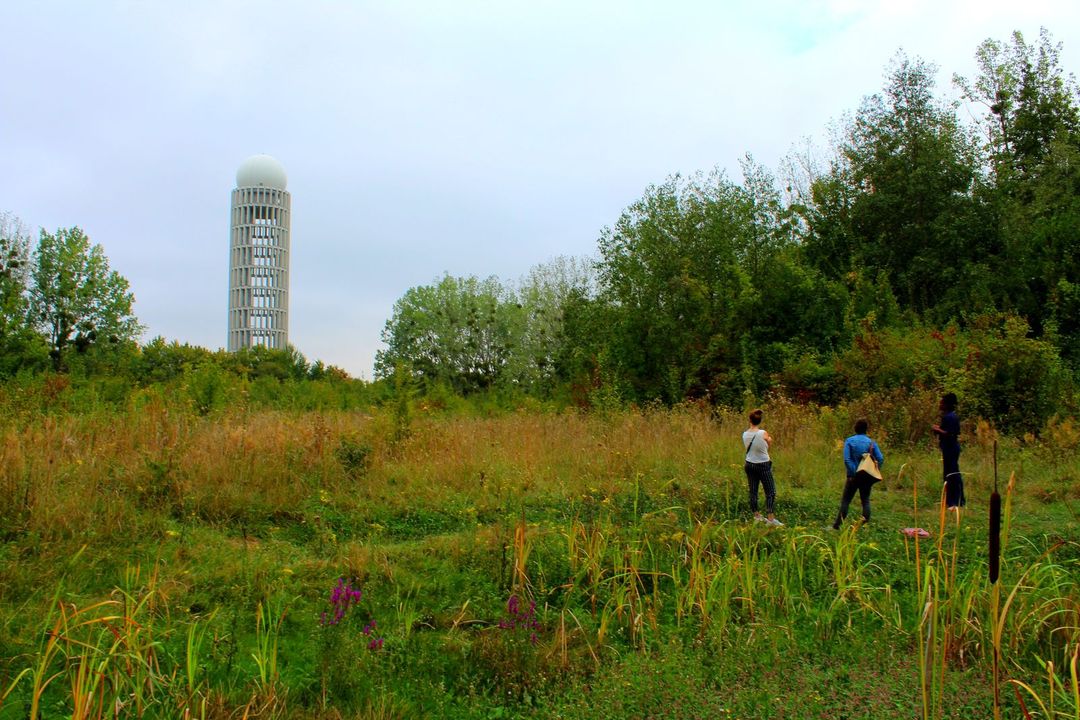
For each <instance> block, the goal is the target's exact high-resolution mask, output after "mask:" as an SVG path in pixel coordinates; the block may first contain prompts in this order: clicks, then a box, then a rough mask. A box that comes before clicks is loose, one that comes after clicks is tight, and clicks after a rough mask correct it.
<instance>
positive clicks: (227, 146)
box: [0, 0, 1080, 379]
mask: <svg viewBox="0 0 1080 720" xmlns="http://www.w3.org/2000/svg"><path fill="white" fill-rule="evenodd" d="M1040 26H1045V27H1046V28H1047V29H1049V30H1050V32H1051V33H1052V34H1053V36H1054V38H1055V39H1056V40H1058V41H1061V42H1063V43H1064V52H1063V54H1062V62H1063V65H1064V66H1065V68H1066V69H1067V70H1069V71H1074V70H1075V69H1076V68H1077V67H1078V65H1080V3H1077V2H1075V0H1070V1H1068V2H1065V1H1062V2H1046V1H1043V0H1024V1H1023V2H1016V1H1015V0H1011V1H1009V2H1004V1H999V0H962V1H959V2H949V0H898V1H894V2H878V1H873V2H859V1H858V0H791V1H784V2H768V0H761V1H759V2H754V3H751V2H739V3H735V2H721V1H720V0H713V1H711V2H707V1H703V2H678V1H676V0H669V1H668V2H659V0H657V1H655V2H630V1H627V0H622V1H620V2H615V1H612V2H589V1H587V0H575V1H574V2H544V1H542V0H535V1H534V2H528V3H526V2H516V1H513V0H498V1H491V2H471V1H470V0H430V1H429V2H389V1H387V2H361V1H359V0H357V1H347V0H340V1H339V2H324V1H319V0H307V1H304V2H299V1H297V2H291V3H284V2H272V1H270V0H259V1H258V2H231V1H229V0H205V1H204V0H186V1H185V2H150V1H145V2H109V1H106V0H95V1H94V2H86V1H85V0H80V1H74V0H72V1H71V2H58V1H51V0H3V2H0V28H2V29H3V31H2V36H3V41H2V42H0V78H2V84H0V211H7V212H10V213H12V214H14V215H16V216H17V217H19V218H21V219H22V220H23V222H24V223H26V224H27V225H28V226H30V227H31V228H35V229H36V228H38V227H44V228H46V229H49V230H54V229H56V228H58V227H67V226H71V225H79V226H81V227H82V228H83V229H84V230H86V231H87V233H88V234H89V236H90V238H91V240H92V241H93V242H96V243H99V244H101V245H102V246H103V247H104V249H105V253H106V255H107V256H108V258H109V261H110V264H111V266H112V268H113V269H114V270H117V271H118V272H120V274H122V275H123V276H125V277H126V278H127V279H128V280H129V281H130V282H131V285H132V289H133V290H134V292H135V297H136V303H135V312H136V315H137V316H138V317H139V319H140V320H141V321H142V322H143V323H144V324H145V325H146V326H147V330H146V335H145V339H146V340H149V339H150V338H152V337H154V336H156V335H162V336H164V337H165V338H166V339H168V340H179V341H181V342H189V343H193V344H197V345H202V346H205V347H209V348H211V349H217V348H219V347H222V346H224V344H225V332H226V303H227V295H226V290H227V280H228V277H227V275H228V240H229V236H228V230H229V214H228V210H229V194H230V191H231V189H232V187H233V185H234V183H235V177H236V169H237V167H238V166H239V165H240V164H241V163H242V162H243V161H244V159H246V158H247V157H248V156H250V155H253V154H256V153H267V154H270V155H273V156H274V157H276V158H277V159H278V160H279V161H280V162H281V163H282V165H284V167H285V169H286V171H287V172H288V176H289V186H288V189H289V191H290V192H291V193H292V203H293V224H292V253H291V283H292V284H291V288H290V321H289V325H290V328H289V329H290V338H289V339H290V341H291V342H292V344H294V345H295V346H296V347H298V348H299V349H300V350H301V351H302V352H303V353H304V354H305V355H306V356H307V357H308V358H309V359H311V360H314V359H321V360H324V361H326V362H328V363H332V364H335V365H338V366H340V367H343V368H344V369H346V370H347V371H349V372H350V373H352V374H353V375H356V376H359V377H365V378H368V379H370V378H371V376H372V364H373V360H374V355H375V351H376V350H377V349H378V348H379V347H380V346H381V343H380V340H379V334H380V332H381V330H382V328H383V326H384V324H385V322H386V320H387V318H389V317H390V315H391V312H392V309H393V304H394V302H395V300H397V299H398V298H399V297H401V295H402V294H403V293H404V292H405V291H406V290H408V289H409V288H410V287H413V286H417V285H424V284H428V283H431V282H432V281H434V280H436V279H437V278H438V277H440V276H441V275H442V274H443V273H450V274H452V275H477V276H480V277H486V276H489V275H497V276H498V277H499V278H500V279H502V280H516V279H518V278H519V277H521V276H522V275H524V274H525V273H526V272H528V270H529V268H531V267H532V266H534V265H536V264H538V263H543V262H547V261H548V260H550V259H552V258H553V257H555V256H558V255H572V256H584V255H591V254H593V253H594V252H595V249H596V240H597V238H598V236H599V234H600V231H601V230H602V228H603V227H604V226H605V225H609V224H612V223H614V222H615V220H616V219H617V218H618V216H619V213H620V212H621V210H622V209H623V208H624V207H626V206H627V205H628V204H630V203H631V202H633V201H634V200H635V199H636V198H638V197H640V196H641V194H642V191H643V190H644V189H645V187H646V186H647V185H649V184H652V183H658V182H661V181H663V180H664V179H665V178H666V177H667V176H668V175H670V174H672V173H676V172H681V173H691V172H694V171H697V170H709V169H711V168H713V167H717V166H719V167H721V168H726V169H727V170H728V172H729V175H730V176H731V177H732V178H733V179H736V180H738V179H739V171H738V160H739V158H740V157H742V156H743V155H744V154H745V153H748V152H749V153H751V154H753V156H754V157H755V159H756V160H757V161H759V162H760V163H762V164H764V165H766V166H768V167H771V168H775V167H776V166H777V164H778V163H779V160H780V159H781V158H782V157H783V156H784V155H785V154H786V153H787V152H789V151H790V149H791V148H792V146H794V145H796V144H798V143H799V142H800V139H801V138H805V137H813V138H818V139H824V138H825V137H826V129H827V127H828V125H829V123H830V121H832V120H835V119H837V118H839V117H840V116H841V115H842V114H843V113H845V112H850V111H852V110H855V109H856V108H857V107H858V105H859V102H860V100H861V99H862V97H864V96H866V95H869V94H872V93H874V92H877V91H878V90H880V89H881V87H882V85H883V79H884V74H885V70H886V67H887V65H888V62H889V60H890V59H891V58H892V57H893V56H894V55H895V53H896V51H897V50H898V49H900V48H903V49H904V50H905V51H906V52H907V54H908V55H909V56H918V57H921V58H923V59H925V60H929V61H931V62H934V63H936V64H937V65H938V66H939V67H940V69H941V75H940V81H939V88H940V89H941V91H942V92H951V87H950V83H949V78H950V76H951V74H952V73H954V72H959V73H961V74H965V75H969V76H970V75H973V74H974V72H975V67H974V60H973V56H974V51H975V48H976V47H977V45H978V44H979V43H980V42H981V41H982V40H984V39H986V38H988V37H992V38H996V39H1000V40H1006V39H1008V37H1009V35H1010V33H1011V32H1012V31H1013V30H1020V31H1021V32H1023V33H1024V34H1025V36H1026V37H1027V39H1028V40H1029V42H1035V41H1037V39H1038V32H1039V28H1040Z"/></svg>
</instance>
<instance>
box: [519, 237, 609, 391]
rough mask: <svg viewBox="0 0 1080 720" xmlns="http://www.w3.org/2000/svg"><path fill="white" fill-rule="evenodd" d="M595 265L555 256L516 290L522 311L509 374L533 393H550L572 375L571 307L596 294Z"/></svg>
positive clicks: (577, 259)
mask: <svg viewBox="0 0 1080 720" xmlns="http://www.w3.org/2000/svg"><path fill="white" fill-rule="evenodd" d="M594 265H595V263H594V261H590V260H584V259H580V258H572V257H565V256H563V257H557V258H554V259H553V260H551V261H549V262H547V263H543V264H541V265H537V266H535V267H533V268H532V269H531V270H530V271H529V274H528V275H527V276H526V277H524V278H522V280H521V281H520V282H518V287H517V289H516V291H515V293H514V294H515V296H516V298H517V303H518V304H520V305H521V309H522V312H521V313H520V314H518V315H517V317H518V319H519V321H520V322H521V327H520V328H518V329H517V330H516V331H515V335H516V338H517V339H516V341H515V343H514V352H513V353H512V354H511V356H510V358H509V364H508V367H507V373H508V375H509V377H510V378H512V380H513V382H515V383H517V384H519V385H520V386H521V387H522V388H523V389H526V390H528V391H529V392H530V393H532V394H544V393H550V392H551V391H552V390H554V389H555V385H556V384H557V383H558V382H560V381H561V382H566V381H568V380H569V379H570V378H569V375H571V374H573V371H572V370H570V369H569V368H568V367H566V366H565V365H563V360H565V359H566V357H567V356H566V354H565V353H564V350H566V349H569V348H567V341H568V338H567V313H568V311H569V308H570V305H571V304H576V303H578V302H579V301H581V300H583V299H587V298H592V297H595V296H596V279H595V267H594Z"/></svg>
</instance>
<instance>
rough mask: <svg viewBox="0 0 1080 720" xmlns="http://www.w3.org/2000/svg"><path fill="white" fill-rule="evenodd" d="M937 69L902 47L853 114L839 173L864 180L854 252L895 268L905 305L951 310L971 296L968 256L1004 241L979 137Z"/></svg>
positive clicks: (853, 214) (863, 260)
mask: <svg viewBox="0 0 1080 720" xmlns="http://www.w3.org/2000/svg"><path fill="white" fill-rule="evenodd" d="M934 74H935V68H934V67H933V66H932V65H930V64H928V63H925V62H923V61H921V60H910V59H908V58H907V57H905V56H903V55H900V56H898V58H897V60H896V61H895V64H894V66H893V69H892V70H891V72H890V74H889V77H888V82H887V84H886V87H885V89H884V91H883V93H881V94H878V95H874V96H872V97H869V98H866V99H865V100H864V101H863V104H862V106H861V107H860V109H859V111H858V112H857V113H856V115H855V117H854V119H853V120H852V122H851V123H850V126H849V128H848V132H847V138H846V141H845V143H844V145H843V146H842V148H841V152H842V159H843V163H844V165H843V167H841V168H839V169H838V170H839V172H838V176H839V178H846V179H847V180H848V181H850V182H851V183H852V184H853V188H854V190H855V195H854V197H853V198H852V200H851V205H850V222H851V231H852V233H853V236H854V237H853V240H854V245H853V247H852V258H851V262H852V263H853V264H854V265H857V266H859V267H861V268H869V269H871V270H874V271H877V270H885V271H887V272H888V273H889V276H890V278H891V280H892V282H893V288H894V290H895V291H896V294H897V300H898V301H899V302H900V305H901V307H903V308H910V309H912V310H915V311H916V312H919V313H926V312H927V311H930V310H933V311H934V313H936V314H938V315H940V316H941V317H942V318H945V317H950V316H952V315H957V314H959V312H960V311H961V310H962V309H964V308H966V307H967V306H968V298H967V296H966V295H965V290H966V288H967V285H966V284H965V282H964V279H965V267H964V265H965V262H966V261H967V260H968V259H970V258H973V257H977V256H980V255H983V254H985V253H987V252H994V251H995V248H993V247H987V243H988V240H987V237H986V232H985V227H986V226H985V223H984V222H983V218H981V217H980V216H979V213H978V208H977V207H976V204H975V200H974V190H975V182H976V179H977V169H978V155H977V147H976V145H975V143H974V142H973V140H972V138H971V137H970V136H969V134H968V133H967V132H966V131H965V130H964V129H963V127H962V126H961V125H960V123H959V122H958V121H957V118H956V114H955V111H954V110H953V109H951V108H949V107H946V106H944V105H943V104H941V103H940V102H938V101H937V100H936V99H935V96H934V80H933V77H934ZM832 196H833V197H836V198H837V199H838V200H840V202H841V205H840V207H843V198H844V193H842V192H840V193H837V192H835V191H833V192H832Z"/></svg>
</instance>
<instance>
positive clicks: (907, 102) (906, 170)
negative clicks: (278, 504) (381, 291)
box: [0, 30, 1080, 430]
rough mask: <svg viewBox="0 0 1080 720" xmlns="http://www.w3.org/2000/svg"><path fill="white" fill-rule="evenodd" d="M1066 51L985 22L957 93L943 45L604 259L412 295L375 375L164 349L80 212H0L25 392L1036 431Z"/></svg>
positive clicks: (1069, 216) (648, 201)
mask: <svg viewBox="0 0 1080 720" xmlns="http://www.w3.org/2000/svg"><path fill="white" fill-rule="evenodd" d="M1060 54H1061V46H1060V44H1057V43H1055V42H1054V41H1053V39H1052V37H1051V36H1050V34H1049V33H1048V32H1046V31H1045V30H1044V31H1042V32H1041V33H1040V35H1039V38H1038V40H1037V41H1036V42H1034V43H1029V42H1028V41H1027V40H1026V39H1025V38H1024V37H1023V36H1022V35H1021V34H1020V33H1014V34H1013V35H1012V37H1011V38H1009V39H1008V40H1006V41H998V40H987V41H985V42H984V43H982V44H981V45H980V46H979V47H978V48H977V50H976V53H975V57H976V61H977V67H978V73H977V75H976V76H975V77H974V78H964V77H959V76H954V77H953V86H954V88H955V89H956V90H957V93H958V95H959V98H960V99H959V100H953V101H950V100H948V99H946V98H945V97H944V96H943V95H942V94H941V93H940V92H939V89H938V88H937V87H936V85H935V77H936V75H937V69H936V68H935V67H934V66H933V65H932V64H930V63H929V62H926V61H924V60H922V59H918V58H909V57H907V56H905V55H904V54H902V53H899V54H897V56H896V57H895V58H894V60H893V62H892V63H891V65H890V66H889V68H888V69H887V72H886V78H885V83H884V87H883V88H882V90H881V91H880V92H878V93H876V94H874V95H871V96H869V97H867V98H865V99H864V100H863V101H862V103H861V104H860V105H859V107H858V108H857V109H856V110H854V111H853V112H851V113H848V114H846V115H844V116H843V117H842V118H841V119H840V120H839V121H838V122H837V123H836V124H835V126H834V127H833V128H832V129H831V136H830V140H829V142H828V144H827V146H826V147H824V148H821V147H817V146H815V145H814V144H812V143H810V142H807V143H805V144H803V145H802V146H799V147H797V148H796V149H794V150H793V151H792V152H791V153H789V155H788V156H787V157H786V158H785V159H784V160H783V161H782V162H781V163H780V166H779V167H778V168H776V169H769V168H766V167H763V166H762V165H760V164H758V163H757V162H755V161H754V160H753V158H752V157H750V156H749V155H748V156H747V157H746V158H744V159H743V161H742V163H741V175H742V177H741V179H740V180H738V181H736V180H733V179H731V178H729V177H728V176H727V175H726V174H725V173H724V172H722V171H719V170H714V171H712V172H708V173H698V174H694V175H691V176H682V175H675V176H672V177H669V178H668V179H666V180H665V181H664V182H662V183H659V184H656V185H652V186H649V187H648V188H646V189H645V191H644V193H643V195H642V197H641V198H639V199H638V200H636V201H634V202H633V203H631V204H630V205H629V206H628V207H627V208H626V209H625V210H624V211H623V212H622V213H621V215H620V216H619V217H618V218H617V220H616V221H615V222H614V223H613V224H612V225H611V226H609V227H606V228H604V229H603V230H602V232H601V233H600V237H599V240H598V243H597V252H596V254H595V255H594V256H593V257H589V258H557V259H555V260H552V261H550V262H548V263H545V264H543V265H540V266H537V267H535V268H533V269H532V270H531V271H530V272H529V273H528V274H527V275H526V276H525V277H523V278H522V279H520V280H518V281H516V282H503V281H500V280H499V279H498V278H494V277H491V278H486V279H481V278H477V277H451V276H449V275H447V276H444V277H442V278H439V279H436V280H435V281H434V282H433V283H431V284H429V285H424V286H419V287H414V288H411V289H409V290H407V291H406V292H405V294H404V295H403V296H402V297H401V298H399V299H398V301H397V302H396V303H395V305H394V308H393V311H392V315H391V317H390V318H389V319H388V320H387V322H386V326H385V329H384V331H383V333H382V339H383V341H384V343H385V348H384V349H383V350H381V351H379V352H378V353H377V356H376V366H375V377H376V381H375V382H374V383H370V384H369V383H363V382H361V381H358V380H353V379H351V378H349V377H348V376H347V375H346V374H345V373H344V372H343V371H341V370H339V369H337V368H333V367H330V366H326V365H324V364H323V363H321V362H315V363H311V362H308V360H307V359H306V358H304V356H303V355H302V354H300V353H299V352H298V351H297V350H295V349H292V348H290V349H289V350H285V351H272V350H265V349H253V350H250V351H243V352H240V353H236V354H230V353H225V352H222V351H218V352H211V351H209V350H207V349H204V348H199V347H195V346H191V345H188V344H186V343H185V344H181V343H178V342H167V341H165V340H164V339H163V338H154V339H153V340H151V341H150V342H149V343H146V344H144V345H140V344H139V342H138V338H139V336H140V334H141V332H142V326H141V325H140V324H139V322H138V320H137V319H136V318H135V316H134V314H133V310H132V308H133V302H134V298H133V296H132V293H131V291H130V288H129V285H128V283H127V281H126V280H125V279H124V278H123V277H122V276H120V275H119V274H117V273H116V272H114V271H112V270H111V269H110V268H109V264H108V260H107V258H106V257H105V254H104V251H103V250H102V248H101V247H100V246H99V245H95V244H92V243H91V242H90V240H89V238H87V236H86V234H85V233H84V232H83V231H82V230H80V229H79V228H77V227H76V228H67V229H59V230H57V231H56V232H51V233H50V232H46V231H44V230H43V231H41V232H40V234H39V236H38V238H37V240H36V242H33V241H32V239H31V238H30V236H29V233H28V232H27V231H26V228H25V226H23V225H22V223H20V222H19V221H18V219H17V218H14V217H13V216H10V215H0V378H6V379H7V381H6V382H5V391H6V395H5V397H6V398H7V401H10V400H11V398H13V397H15V396H16V395H18V393H17V392H15V391H14V390H11V388H13V387H15V388H16V389H17V387H18V386H19V384H20V383H22V384H23V385H26V386H27V387H30V386H31V385H33V383H34V382H36V381H35V380H32V379H30V380H28V379H27V378H39V379H40V378H41V377H46V376H49V375H57V376H59V377H62V378H65V379H66V380H65V381H64V382H62V383H60V385H64V384H65V383H67V385H68V386H70V387H69V390H68V391H66V392H67V395H66V397H68V401H67V402H69V404H70V403H71V402H72V400H71V396H72V393H76V391H78V392H83V396H81V397H83V398H84V399H87V401H88V402H89V403H90V404H94V403H99V402H102V401H103V400H104V401H108V402H113V403H114V404H115V403H124V402H129V401H130V398H131V396H132V392H134V391H136V390H138V389H139V388H147V387H158V388H164V389H165V390H166V391H167V392H171V393H176V394H179V395H181V396H182V397H183V398H184V399H185V402H189V403H190V404H191V405H192V406H193V407H194V408H195V409H196V410H198V411H199V412H210V411H212V410H213V409H214V408H217V407H223V406H226V405H229V404H232V403H236V402H255V403H257V404H261V405H269V406H274V407H297V408H321V407H353V406H359V405H361V404H364V403H369V402H379V401H382V400H389V399H391V398H395V402H398V403H400V402H401V400H402V399H401V397H398V396H402V395H403V394H404V395H407V396H408V397H414V396H415V394H416V393H418V392H419V393H423V394H426V396H427V399H428V401H438V400H439V398H442V399H443V400H446V401H448V402H449V401H450V399H452V398H472V399H476V398H488V399H492V401H493V402H496V403H499V402H503V401H504V400H505V399H507V398H509V399H510V400H508V401H511V402H513V401H515V400H514V399H515V398H521V397H532V398H536V399H539V400H543V401H550V402H554V403H555V404H557V405H564V404H570V403H573V404H577V405H583V406H592V407H597V406H603V405H607V404H625V403H651V402H661V403H668V404H674V403H679V402H683V401H686V400H694V401H705V402H711V403H715V404H723V405H736V406H737V405H743V404H748V403H750V402H754V401H756V400H758V399H760V398H762V397H765V396H767V395H770V394H774V395H780V396H786V397H788V398H790V399H792V400H795V401H800V402H815V403H819V404H822V405H836V404H839V403H844V402H848V401H852V400H855V399H858V398H863V397H871V396H877V397H884V396H889V397H891V398H893V399H894V403H898V404H899V405H901V406H902V405H903V404H904V402H906V401H905V399H904V398H909V397H911V396H915V395H918V394H919V393H924V394H932V393H936V392H940V391H943V390H948V391H952V392H956V393H957V394H958V395H960V397H961V398H962V399H963V401H964V402H965V405H966V407H967V409H968V411H969V412H971V413H973V414H977V415H979V416H981V417H984V418H987V419H990V420H992V421H993V422H995V423H997V424H998V425H999V426H1000V427H1004V428H1006V429H1015V430H1023V429H1026V428H1037V427H1038V426H1039V424H1040V422H1041V421H1042V420H1044V419H1045V418H1047V417H1049V416H1051V415H1053V414H1062V413H1065V414H1075V413H1076V412H1077V390H1076V388H1077V379H1078V377H1080V90H1078V87H1077V83H1076V81H1075V80H1074V78H1073V77H1072V76H1071V75H1069V74H1067V73H1066V72H1065V71H1064V69H1063V68H1062V66H1061V62H1060ZM49 382H52V383H53V385H50V386H49V387H53V386H55V385H56V382H54V381H49ZM36 387H39V389H40V387H45V386H43V385H40V383H39V386H36ZM80 388H81V390H80ZM35 392H37V391H35ZM31 394H32V393H31ZM38 394H40V395H41V396H42V397H45V398H46V399H48V398H51V397H52V394H53V393H52V391H47V392H46V391H42V392H41V393H38ZM24 395H25V393H24ZM109 398H111V400H110V399H109ZM0 399H2V398H0ZM7 401H5V402H7ZM43 402H44V401H43ZM49 402H51V400H49ZM8 404H10V402H8ZM76 404H77V403H76Z"/></svg>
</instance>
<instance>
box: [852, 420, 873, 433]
mask: <svg viewBox="0 0 1080 720" xmlns="http://www.w3.org/2000/svg"><path fill="white" fill-rule="evenodd" d="M869 429H870V423H869V422H867V421H866V418H859V419H858V420H856V421H855V434H856V435H865V434H866V431H867V430H869Z"/></svg>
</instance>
